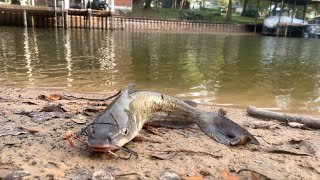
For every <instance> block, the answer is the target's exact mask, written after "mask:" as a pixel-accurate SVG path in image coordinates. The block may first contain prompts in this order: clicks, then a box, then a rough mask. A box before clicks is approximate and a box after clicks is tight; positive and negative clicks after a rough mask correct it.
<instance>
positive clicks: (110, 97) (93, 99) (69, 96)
mask: <svg viewBox="0 0 320 180" xmlns="http://www.w3.org/2000/svg"><path fill="white" fill-rule="evenodd" d="M120 93H121V91H118V92H117V93H116V94H114V95H112V96H109V97H106V98H86V97H76V96H73V95H63V97H67V98H74V99H84V100H88V101H107V100H109V99H112V98H114V97H117V96H118V95H119V94H120Z"/></svg>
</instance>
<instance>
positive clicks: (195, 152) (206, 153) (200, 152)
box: [147, 149, 223, 159]
mask: <svg viewBox="0 0 320 180" xmlns="http://www.w3.org/2000/svg"><path fill="white" fill-rule="evenodd" d="M147 150H149V151H157V152H164V153H180V152H182V153H192V154H204V155H208V156H211V157H213V158H216V159H219V158H222V157H223V156H219V155H214V154H211V153H208V152H203V151H192V150H188V149H174V150H151V149H147ZM219 151H221V150H219ZM219 151H215V152H219Z"/></svg>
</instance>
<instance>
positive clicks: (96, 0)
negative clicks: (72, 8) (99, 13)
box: [87, 0, 108, 10]
mask: <svg viewBox="0 0 320 180" xmlns="http://www.w3.org/2000/svg"><path fill="white" fill-rule="evenodd" d="M107 7H108V4H107V2H106V1H105V0H93V1H89V2H88V4H87V8H90V9H100V10H106V9H107Z"/></svg>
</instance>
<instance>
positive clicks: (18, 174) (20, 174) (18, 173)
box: [4, 171, 30, 179]
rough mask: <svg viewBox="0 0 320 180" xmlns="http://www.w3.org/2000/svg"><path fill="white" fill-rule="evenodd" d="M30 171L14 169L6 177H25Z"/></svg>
mask: <svg viewBox="0 0 320 180" xmlns="http://www.w3.org/2000/svg"><path fill="white" fill-rule="evenodd" d="M29 175H30V173H29V172H26V171H13V172H12V173H11V174H9V175H7V176H6V177H5V178H4V179H23V177H24V176H29Z"/></svg>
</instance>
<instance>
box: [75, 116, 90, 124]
mask: <svg viewBox="0 0 320 180" xmlns="http://www.w3.org/2000/svg"><path fill="white" fill-rule="evenodd" d="M71 121H73V122H75V123H77V124H85V123H87V117H86V116H84V115H82V114H78V115H76V116H75V117H73V118H72V119H71Z"/></svg>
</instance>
